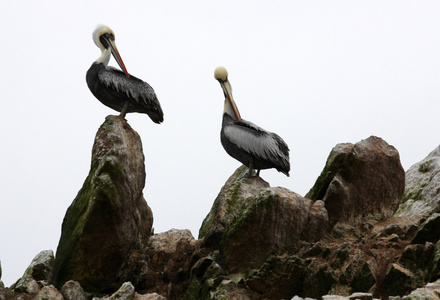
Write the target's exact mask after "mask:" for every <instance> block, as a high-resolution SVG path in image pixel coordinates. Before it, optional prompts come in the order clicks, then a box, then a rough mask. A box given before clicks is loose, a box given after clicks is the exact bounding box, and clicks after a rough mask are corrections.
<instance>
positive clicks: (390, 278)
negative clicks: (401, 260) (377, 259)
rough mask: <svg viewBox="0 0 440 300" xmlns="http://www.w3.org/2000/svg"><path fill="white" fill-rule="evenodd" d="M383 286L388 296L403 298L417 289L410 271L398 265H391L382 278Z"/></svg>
mask: <svg viewBox="0 0 440 300" xmlns="http://www.w3.org/2000/svg"><path fill="white" fill-rule="evenodd" d="M384 286H385V289H386V292H387V294H388V295H389V296H396V295H398V296H403V295H406V294H408V293H409V292H411V291H412V290H413V289H415V288H416V287H417V286H416V283H415V279H414V275H413V274H412V273H411V271H409V270H408V269H405V268H403V267H402V266H400V265H399V264H391V266H390V268H389V270H388V272H387V274H386V275H385V278H384Z"/></svg>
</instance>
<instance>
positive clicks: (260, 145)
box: [224, 119, 290, 169]
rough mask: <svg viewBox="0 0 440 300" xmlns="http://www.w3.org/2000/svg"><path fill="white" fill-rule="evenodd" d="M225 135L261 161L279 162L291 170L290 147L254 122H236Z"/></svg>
mask: <svg viewBox="0 0 440 300" xmlns="http://www.w3.org/2000/svg"><path fill="white" fill-rule="evenodd" d="M224 134H225V136H226V138H228V139H229V140H230V141H231V142H232V143H233V144H235V145H236V146H237V147H239V148H241V149H243V150H244V151H246V152H248V153H251V154H252V155H254V156H255V157H257V158H258V159H261V160H266V161H272V162H277V163H278V164H279V165H280V166H282V167H284V168H285V169H290V164H289V147H288V146H287V144H286V143H285V142H284V140H283V139H282V138H281V137H280V136H279V135H277V134H275V133H272V132H268V131H266V130H264V129H263V128H261V127H259V126H257V125H255V124H254V123H252V122H249V121H245V120H243V119H242V120H240V121H235V122H234V126H227V127H226V128H225V129H224Z"/></svg>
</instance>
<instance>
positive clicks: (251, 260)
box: [199, 166, 328, 272]
mask: <svg viewBox="0 0 440 300" xmlns="http://www.w3.org/2000/svg"><path fill="white" fill-rule="evenodd" d="M246 172H247V168H246V167H244V166H242V167H240V168H239V169H237V171H236V172H235V173H234V174H233V175H232V176H231V177H230V178H229V179H228V181H227V182H226V184H225V186H224V187H223V188H222V189H221V191H220V193H219V195H218V196H217V198H216V200H215V201H214V204H213V207H212V209H211V211H210V212H209V214H208V216H207V217H206V218H205V220H204V221H203V223H202V226H201V228H200V232H199V238H203V239H204V243H205V245H206V246H208V247H209V246H214V247H219V250H220V255H221V256H222V259H223V260H224V262H225V263H226V266H227V268H228V270H229V271H230V272H239V271H242V270H246V269H248V268H259V267H260V266H261V264H262V263H263V262H264V261H265V260H266V259H267V258H268V257H269V256H270V255H271V254H272V253H280V252H282V251H285V250H286V249H288V248H290V247H292V246H293V245H294V244H295V243H296V242H298V241H299V240H301V239H306V240H308V241H313V242H316V241H318V240H319V239H320V238H321V237H322V236H323V234H325V232H326V228H327V225H328V219H327V211H326V210H325V209H324V207H323V203H322V202H320V201H317V202H315V203H314V202H313V201H311V200H309V199H306V198H303V197H301V196H300V195H298V194H296V193H294V192H291V191H289V190H287V189H285V188H281V187H274V188H271V187H269V184H268V183H267V182H265V181H264V180H262V179H261V178H260V177H255V178H251V179H247V178H243V176H244V175H245V174H246ZM309 225H310V228H309Z"/></svg>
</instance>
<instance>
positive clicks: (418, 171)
mask: <svg viewBox="0 0 440 300" xmlns="http://www.w3.org/2000/svg"><path fill="white" fill-rule="evenodd" d="M436 212H437V213H439V212H440V146H438V147H437V148H436V149H434V150H433V151H432V152H431V153H429V154H428V156H427V157H425V158H424V159H423V160H422V161H420V162H418V163H416V164H414V165H413V166H412V167H411V168H409V169H408V171H407V172H406V183H405V192H404V194H403V197H402V204H401V205H400V207H399V210H398V212H397V215H399V216H405V217H419V218H423V217H425V218H426V217H428V216H429V215H431V214H432V213H436Z"/></svg>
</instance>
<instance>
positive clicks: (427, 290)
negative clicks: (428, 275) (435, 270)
mask: <svg viewBox="0 0 440 300" xmlns="http://www.w3.org/2000/svg"><path fill="white" fill-rule="evenodd" d="M418 299H420V300H422V299H423V300H438V299H440V280H437V281H436V282H432V283H428V284H427V285H426V286H424V287H423V288H418V289H416V290H414V291H412V292H411V293H410V294H409V295H407V296H405V297H403V298H402V300H418Z"/></svg>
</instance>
